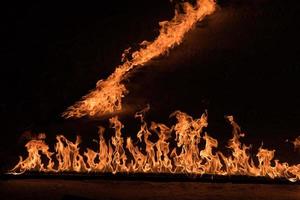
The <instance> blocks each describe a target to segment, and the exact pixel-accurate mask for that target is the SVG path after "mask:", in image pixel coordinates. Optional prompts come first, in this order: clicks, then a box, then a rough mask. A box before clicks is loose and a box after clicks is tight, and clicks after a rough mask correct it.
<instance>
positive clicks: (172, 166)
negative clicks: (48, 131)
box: [10, 108, 300, 181]
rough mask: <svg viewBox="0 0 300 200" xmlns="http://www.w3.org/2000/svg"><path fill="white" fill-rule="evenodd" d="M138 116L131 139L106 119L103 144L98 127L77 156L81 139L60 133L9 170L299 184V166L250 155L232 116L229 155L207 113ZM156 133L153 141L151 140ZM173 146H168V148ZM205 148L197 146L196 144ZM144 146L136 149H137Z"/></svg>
mask: <svg viewBox="0 0 300 200" xmlns="http://www.w3.org/2000/svg"><path fill="white" fill-rule="evenodd" d="M147 110H149V108H146V109H145V110H143V111H141V112H138V113H137V114H136V115H135V117H136V118H137V119H139V121H140V123H141V125H140V129H139V131H138V132H137V134H136V138H131V137H127V138H126V139H125V138H124V137H123V136H122V135H123V132H122V129H123V127H124V125H123V124H122V123H121V122H120V120H119V119H118V117H117V116H116V117H113V118H111V119H110V120H109V122H110V124H111V127H112V128H113V129H114V135H113V136H111V137H110V139H109V140H108V141H107V140H106V139H105V138H104V134H105V129H104V128H103V127H99V131H98V135H99V139H98V144H99V148H98V149H97V150H93V149H89V148H88V149H87V150H85V152H84V153H83V155H82V153H81V150H80V146H79V145H80V138H79V137H77V138H76V141H75V142H72V141H70V140H68V139H67V138H65V137H64V136H63V135H58V136H57V137H56V140H57V142H56V144H55V148H54V152H52V151H51V150H50V148H49V146H48V145H47V144H46V143H45V137H44V136H45V135H43V137H38V138H37V139H33V140H31V141H29V142H28V143H27V144H26V145H25V147H26V149H27V152H28V156H27V158H25V159H23V157H20V161H19V163H18V164H17V165H16V166H15V167H14V168H13V169H12V170H11V171H10V173H12V174H21V173H24V172H26V171H41V172H54V173H55V172H68V171H71V172H80V173H88V172H110V173H113V174H115V173H136V172H139V173H170V174H173V173H187V174H197V175H202V174H216V175H246V176H266V177H270V178H286V179H288V180H290V181H298V180H300V164H298V165H289V164H288V163H285V162H280V161H279V160H274V156H275V150H268V149H264V148H263V147H260V148H259V149H258V153H257V154H256V159H254V157H252V156H251V153H250V152H249V151H250V148H251V147H250V146H247V145H245V144H242V142H241V141H240V138H241V137H244V136H245V134H244V133H243V132H242V131H241V128H240V127H239V125H238V124H237V123H236V122H235V121H234V118H233V117H232V116H227V117H226V119H227V120H228V122H229V123H230V124H231V126H232V138H231V139H230V140H229V141H228V145H227V148H228V149H229V150H230V152H231V153H230V155H225V154H223V153H222V152H221V151H218V149H217V148H218V141H217V140H216V139H215V138H213V137H211V136H210V135H208V133H206V132H205V128H206V127H207V126H208V122H207V119H208V114H207V113H203V114H202V115H201V117H200V118H198V119H193V118H192V117H191V116H189V115H188V114H186V113H184V112H181V111H176V112H174V113H173V114H171V117H175V118H176V119H177V123H176V124H175V125H173V126H172V127H168V126H166V125H165V124H162V123H155V122H152V123H151V124H150V125H148V123H147V122H146V121H145V119H144V113H145V112H146V111H147ZM153 134H156V135H157V139H156V140H155V141H154V140H153V139H150V136H151V135H153ZM174 142H175V143H176V146H174V147H172V144H174ZM201 144H204V147H203V148H201V147H200V146H203V145H201ZM142 146H143V147H144V148H141V147H142Z"/></svg>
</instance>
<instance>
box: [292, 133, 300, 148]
mask: <svg viewBox="0 0 300 200" xmlns="http://www.w3.org/2000/svg"><path fill="white" fill-rule="evenodd" d="M292 143H293V145H294V148H295V150H300V136H298V137H297V138H296V139H295V141H293V142H292Z"/></svg>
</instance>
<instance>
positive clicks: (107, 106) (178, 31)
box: [63, 0, 216, 118]
mask: <svg viewBox="0 0 300 200" xmlns="http://www.w3.org/2000/svg"><path fill="white" fill-rule="evenodd" d="M215 6H216V4H215V1H214V0H197V1H196V4H195V6H194V7H193V6H192V5H191V4H189V3H183V4H182V8H183V13H179V12H177V11H176V12H175V16H174V18H173V19H171V20H170V21H163V22H160V23H159V25H160V34H159V36H158V37H157V38H156V39H155V40H154V41H152V42H148V41H143V42H142V43H140V49H139V50H137V51H135V52H133V53H132V54H131V55H130V56H129V57H130V58H131V59H128V57H127V55H128V54H129V49H127V50H125V51H124V53H123V55H122V62H123V61H124V63H123V64H121V65H119V66H118V67H116V69H115V71H114V72H113V73H112V74H111V75H110V76H109V77H108V78H107V79H106V80H100V81H98V82H97V85H96V88H95V89H94V90H92V91H91V92H90V93H89V94H87V95H85V96H84V97H83V98H82V100H81V101H79V102H77V103H75V104H74V105H73V106H70V107H69V108H68V109H67V110H66V111H65V112H64V113H63V117H65V118H70V117H75V118H80V117H83V116H89V117H95V116H101V115H103V114H107V113H113V112H116V111H120V110H121V109H122V98H123V97H124V95H126V94H127V93H128V91H127V89H126V87H125V85H124V84H123V83H122V81H123V80H124V79H125V78H126V76H128V74H129V73H131V72H132V70H134V69H136V68H138V67H142V66H143V65H144V64H145V63H147V62H148V61H150V60H151V59H153V58H155V57H158V56H160V55H164V54H165V53H167V52H168V51H169V50H170V49H172V48H173V47H174V46H176V45H179V44H180V43H181V42H182V40H183V38H184V36H185V34H186V33H187V32H188V31H189V30H191V29H192V28H193V27H194V25H195V24H196V23H197V22H198V21H201V20H202V19H203V18H204V17H205V16H207V15H210V14H211V13H213V12H214V10H215Z"/></svg>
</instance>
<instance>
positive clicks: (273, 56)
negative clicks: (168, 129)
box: [0, 0, 300, 169]
mask: <svg viewBox="0 0 300 200" xmlns="http://www.w3.org/2000/svg"><path fill="white" fill-rule="evenodd" d="M175 4H176V2H173V3H170V2H169V1H168V0H159V1H158V0H157V1H146V0H145V1H135V0H126V1H113V2H111V1H109V2H104V1H103V2H102V1H99V2H98V3H85V2H80V3H74V2H72V3H62V2H60V3H53V2H50V1H49V2H42V3H32V4H30V3H27V2H23V3H21V4H17V5H8V6H7V7H5V9H4V10H5V11H4V13H5V15H6V16H5V22H4V23H3V25H2V32H4V35H5V36H3V37H2V39H3V42H2V44H3V45H2V50H1V52H2V55H3V56H4V58H3V59H2V61H4V62H2V63H3V64H2V66H1V71H2V73H1V74H2V78H1V82H2V83H1V86H2V88H1V89H2V97H1V102H0V111H1V122H2V129H1V144H0V162H1V163H0V164H1V168H2V169H7V168H9V167H11V166H13V165H14V163H15V162H16V161H17V156H18V155H19V154H22V153H23V151H24V148H23V145H24V144H25V142H26V137H24V135H26V134H24V132H25V133H26V132H28V131H31V132H32V133H38V132H46V133H47V134H48V137H47V139H48V142H49V143H51V144H53V142H54V140H55V135H56V134H61V133H64V134H66V135H67V136H69V137H70V138H71V139H72V140H73V139H74V138H75V135H76V134H79V135H81V136H82V138H83V140H86V141H84V143H87V144H88V143H91V139H90V138H97V126H98V125H100V124H101V125H105V126H106V125H107V124H106V123H107V120H106V119H97V120H95V119H86V118H84V119H79V120H64V119H62V118H61V117H60V115H61V113H62V112H63V111H64V110H65V108H67V106H69V105H72V104H73V103H74V102H75V101H76V100H79V99H80V97H81V96H83V95H84V94H86V93H87V92H88V91H89V90H90V89H92V88H94V86H95V83H96V82H97V80H99V79H102V78H106V77H107V76H108V75H109V74H110V73H112V72H113V70H114V67H115V66H117V65H118V64H119V63H120V56H121V53H122V51H123V50H124V49H126V48H127V47H129V46H133V47H138V44H139V42H141V41H143V40H145V39H146V40H149V41H151V40H153V39H154V38H155V37H156V36H157V35H158V33H159V26H158V22H159V21H163V20H169V19H171V18H172V17H173V14H174V9H175ZM218 5H219V7H218V9H217V11H216V13H215V14H214V15H212V16H209V17H208V18H207V19H205V20H204V21H203V22H201V23H198V24H197V26H196V27H195V29H194V30H193V31H191V32H190V33H188V34H187V36H186V37H185V39H184V41H183V43H182V44H181V45H179V46H178V47H176V48H174V49H173V50H171V51H170V52H169V54H168V55H167V56H161V57H160V58H156V59H154V60H153V61H151V62H149V63H148V64H147V65H146V66H145V67H144V68H142V69H140V70H138V71H136V72H135V73H134V74H133V75H132V76H131V77H130V79H129V80H128V81H126V82H127V86H128V89H129V90H130V93H129V95H128V96H127V97H126V98H125V99H124V106H125V107H128V108H131V109H129V110H130V111H129V112H128V113H125V114H123V115H121V119H122V121H123V122H127V124H126V125H125V127H128V129H129V131H128V132H127V133H126V134H127V135H133V136H134V135H135V132H134V131H133V130H135V129H136V128H137V126H138V123H136V122H135V120H134V119H133V117H132V116H133V114H134V112H135V111H136V110H138V109H140V108H143V107H144V106H145V105H146V104H147V103H149V104H150V105H151V111H150V113H149V114H148V120H149V121H151V120H154V121H159V122H165V123H168V124H169V125H170V124H171V122H172V119H171V120H170V119H168V116H169V114H171V113H172V112H173V111H174V110H177V109H179V110H182V111H184V112H187V113H189V114H191V115H192V116H193V117H195V118H196V117H200V115H201V113H202V112H204V110H205V109H208V113H209V124H210V128H209V129H208V131H209V133H210V134H211V135H213V136H214V137H215V138H218V139H219V140H220V145H221V146H223V147H224V146H225V145H226V141H227V139H228V138H230V136H231V135H230V128H229V127H228V125H227V124H226V122H225V120H224V115H226V114H232V115H234V116H235V117H236V119H237V121H238V122H239V124H240V125H241V127H242V129H243V130H244V131H245V132H246V133H247V134H248V135H247V138H246V139H245V140H244V141H245V142H246V143H253V144H254V147H255V148H257V147H259V146H260V145H261V142H262V141H263V143H264V147H266V148H270V149H272V148H276V149H277V150H278V152H276V153H277V157H279V158H282V160H284V161H294V162H295V161H296V160H297V158H299V154H297V153H296V152H294V151H293V146H292V145H291V144H290V143H287V142H285V140H286V139H290V140H291V139H294V138H295V137H297V136H298V135H300V94H299V86H300V78H299V75H300V63H299V57H298V56H299V50H300V47H299V31H298V29H299V15H300V12H299V3H297V1H289V0H286V1H282V0H256V1H238V0H235V1H225V0H223V1H218ZM173 121H174V120H173ZM133 124H135V125H133ZM27 135H28V134H27ZM88 145H89V144H88ZM51 146H52V145H51ZM255 148H254V150H253V153H255V152H256V150H255ZM298 160H299V159H298Z"/></svg>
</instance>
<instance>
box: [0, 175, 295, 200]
mask: <svg viewBox="0 0 300 200" xmlns="http://www.w3.org/2000/svg"><path fill="white" fill-rule="evenodd" d="M0 199H1V200H6V199H11V200H13V199H30V200H33V199H52V200H56V199H60V200H69V199H70V200H71V199H72V200H88V199H90V200H93V199H143V200H146V199H225V200H226V199H230V200H234V199H268V200H272V199H278V200H285V199H286V200H288V199H295V200H296V199H297V200H299V199H300V185H268V184H232V183H225V184H224V183H199V182H145V181H115V180H114V181H113V180H81V181H79V180H51V179H50V180H43V179H26V180H5V181H1V182H0Z"/></svg>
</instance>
